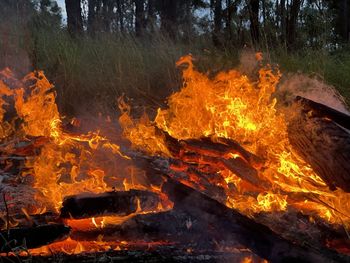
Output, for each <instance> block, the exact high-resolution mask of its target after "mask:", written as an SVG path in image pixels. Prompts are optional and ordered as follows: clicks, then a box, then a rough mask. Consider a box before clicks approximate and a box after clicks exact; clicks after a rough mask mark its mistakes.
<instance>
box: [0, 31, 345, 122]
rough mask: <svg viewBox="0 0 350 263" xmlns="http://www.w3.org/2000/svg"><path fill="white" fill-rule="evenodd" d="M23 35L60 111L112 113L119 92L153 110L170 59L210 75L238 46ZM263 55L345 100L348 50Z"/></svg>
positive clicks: (204, 40) (235, 56)
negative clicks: (187, 58) (189, 59)
mask: <svg viewBox="0 0 350 263" xmlns="http://www.w3.org/2000/svg"><path fill="white" fill-rule="evenodd" d="M24 36H25V39H18V40H16V41H17V42H18V43H20V48H19V49H18V50H20V51H21V50H23V49H24V50H25V51H26V52H27V53H28V54H29V58H30V60H29V61H30V62H29V64H33V65H35V67H36V68H38V69H41V70H43V71H44V72H45V74H46V76H47V77H48V79H49V80H50V81H51V82H53V83H54V84H55V86H56V89H57V94H58V96H57V101H58V104H59V107H60V111H61V112H63V113H64V114H66V115H67V114H68V115H75V114H79V113H81V112H85V113H92V114H96V113H97V112H104V113H105V112H111V111H113V110H114V111H115V110H116V108H117V107H116V103H117V102H116V101H117V98H118V97H119V96H121V95H123V94H125V95H126V96H127V97H129V98H132V99H133V101H132V103H133V106H134V108H136V109H137V108H138V109H139V110H140V112H141V111H142V110H143V107H141V106H144V105H147V106H148V107H149V108H150V109H153V110H154V109H155V108H157V107H159V106H164V105H165V104H164V101H165V98H166V97H167V96H169V95H170V94H171V93H172V92H174V91H176V90H177V89H178V88H179V87H180V86H181V74H180V71H179V70H178V69H176V67H175V62H176V61H177V60H178V59H179V58H180V57H181V56H183V55H186V54H189V53H192V54H193V56H194V58H195V65H196V66H197V67H198V69H199V70H201V71H203V72H208V71H210V72H214V73H215V72H218V71H220V70H226V69H229V68H233V67H236V66H237V65H238V64H239V53H240V51H239V50H237V49H235V48H229V47H228V48H223V47H221V48H214V47H213V46H212V43H211V39H210V37H201V38H196V39H194V40H193V41H191V42H189V43H181V42H177V43H174V42H173V41H171V40H169V39H167V38H165V37H163V36H161V35H158V34H155V35H153V36H151V37H150V36H148V37H144V38H143V39H135V38H133V37H132V36H130V35H124V36H122V35H117V34H99V35H97V36H95V37H94V38H92V37H88V36H81V37H78V38H76V39H72V38H71V37H70V36H69V35H68V34H67V32H66V30H65V29H57V30H55V31H53V30H49V29H39V30H38V31H36V32H33V33H32V34H28V33H26V34H24ZM0 42H1V41H0ZM0 51H1V50H0ZM1 54H2V53H1V52H0V57H1ZM265 57H267V58H268V59H269V61H270V62H271V63H278V64H279V65H280V68H281V71H282V73H288V72H303V73H306V74H308V75H317V76H318V77H321V78H322V79H323V80H324V81H325V82H327V83H328V84H331V85H334V86H335V87H336V88H337V90H338V91H339V92H340V94H341V95H343V96H344V98H345V100H346V101H347V103H348V104H350V50H347V49H342V50H341V51H338V52H337V53H333V54H331V53H329V52H325V51H315V50H299V51H298V52H293V53H287V52H285V51H284V50H283V49H275V51H273V52H271V51H270V52H269V53H266V54H265ZM27 63H28V62H27ZM138 106H140V107H138Z"/></svg>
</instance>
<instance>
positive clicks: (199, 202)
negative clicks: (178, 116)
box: [134, 158, 350, 262]
mask: <svg viewBox="0 0 350 263" xmlns="http://www.w3.org/2000/svg"><path fill="white" fill-rule="evenodd" d="M134 160H135V164H136V165H139V166H140V167H144V169H146V173H147V175H148V176H149V177H153V176H162V177H164V178H166V182H165V183H164V184H163V186H162V192H164V193H165V194H167V195H168V197H169V199H170V200H171V201H172V202H174V209H176V210H181V211H184V212H186V213H188V214H189V215H190V216H192V217H193V218H201V219H204V218H205V220H206V221H207V222H208V227H211V228H214V229H215V231H216V232H217V233H218V235H226V236H227V235H228V236H231V237H235V238H236V239H237V241H238V242H239V243H240V244H242V245H244V246H245V247H247V248H249V249H250V250H252V251H253V252H254V253H255V254H257V255H258V256H260V257H262V258H265V259H267V260H269V261H271V262H348V261H349V260H350V258H348V257H346V256H343V255H339V254H338V253H336V252H334V251H331V250H328V249H326V248H310V247H305V246H301V245H297V244H293V243H292V242H290V241H288V240H286V239H284V238H282V237H280V236H279V235H278V234H276V233H274V232H273V231H272V230H270V229H269V228H268V227H266V226H264V225H262V224H259V223H257V222H255V221H254V220H253V219H251V218H248V217H247V216H244V215H242V214H240V213H239V212H238V211H236V210H235V209H230V208H228V207H226V206H225V205H223V204H222V203H220V202H218V201H216V200H214V199H212V198H210V197H208V196H206V195H204V194H202V193H200V192H198V191H196V190H194V189H193V188H190V187H188V186H186V185H183V184H181V183H179V182H177V181H175V180H173V179H172V178H170V177H169V176H168V175H167V174H166V173H164V172H163V171H162V170H163V168H164V167H163V168H162V167H160V168H157V167H158V165H159V162H155V163H154V165H155V166H154V168H151V166H150V163H149V162H150V160H149V159H143V160H142V158H134Z"/></svg>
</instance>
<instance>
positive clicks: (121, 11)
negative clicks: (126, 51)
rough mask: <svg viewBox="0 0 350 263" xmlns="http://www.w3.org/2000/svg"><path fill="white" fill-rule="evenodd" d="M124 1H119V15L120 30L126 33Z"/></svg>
mask: <svg viewBox="0 0 350 263" xmlns="http://www.w3.org/2000/svg"><path fill="white" fill-rule="evenodd" d="M123 2H124V1H123V0H117V13H118V19H119V30H120V32H124V15H123V12H124V11H123Z"/></svg>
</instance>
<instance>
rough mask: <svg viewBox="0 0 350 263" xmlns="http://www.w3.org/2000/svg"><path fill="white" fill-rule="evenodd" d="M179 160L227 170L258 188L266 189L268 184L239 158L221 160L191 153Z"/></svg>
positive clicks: (184, 154)
mask: <svg viewBox="0 0 350 263" xmlns="http://www.w3.org/2000/svg"><path fill="white" fill-rule="evenodd" d="M180 158H181V159H182V160H184V161H185V162H188V163H197V164H207V165H209V166H212V167H217V168H219V169H228V170H230V171H231V172H232V173H234V174H235V175H237V176H238V177H240V178H241V179H243V180H245V181H247V182H249V183H251V184H252V185H254V186H256V187H258V188H263V187H265V188H267V187H268V183H267V182H265V181H262V179H261V178H259V176H258V171H257V170H256V169H255V168H254V167H252V166H251V165H250V164H249V163H247V162H246V161H245V160H243V159H242V158H241V157H236V158H223V157H213V156H208V155H201V154H198V153H194V152H191V153H183V154H182V155H181V157H180Z"/></svg>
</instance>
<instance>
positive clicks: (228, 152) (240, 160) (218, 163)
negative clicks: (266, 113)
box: [157, 129, 269, 188]
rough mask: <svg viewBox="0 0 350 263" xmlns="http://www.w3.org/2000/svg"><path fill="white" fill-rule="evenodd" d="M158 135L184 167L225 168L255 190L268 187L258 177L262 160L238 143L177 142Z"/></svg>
mask: <svg viewBox="0 0 350 263" xmlns="http://www.w3.org/2000/svg"><path fill="white" fill-rule="evenodd" d="M157 131H158V132H159V133H162V134H163V136H164V138H165V142H166V145H167V147H168V149H169V151H170V152H171V153H172V154H173V155H174V157H175V158H179V159H181V160H182V161H183V162H184V163H193V162H194V163H197V164H200V165H203V164H207V165H209V166H211V167H213V168H215V169H218V168H219V169H220V168H226V169H228V170H230V171H231V172H233V173H234V174H236V175H237V176H238V177H240V178H242V179H243V180H245V181H248V182H249V183H251V184H252V185H254V186H256V187H258V188H261V187H265V188H267V187H269V185H268V183H267V182H262V180H261V178H259V176H258V171H257V169H261V168H262V167H263V166H264V161H263V159H262V158H260V157H258V156H256V155H255V154H253V153H250V152H248V151H247V150H245V149H244V148H243V147H242V146H241V145H240V144H238V143H237V142H235V141H233V140H229V139H225V138H218V139H217V142H213V141H212V139H211V138H201V139H198V140H195V139H191V140H176V139H175V138H173V137H171V136H170V135H169V134H168V133H167V132H165V131H162V130H160V129H158V130H157Z"/></svg>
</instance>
